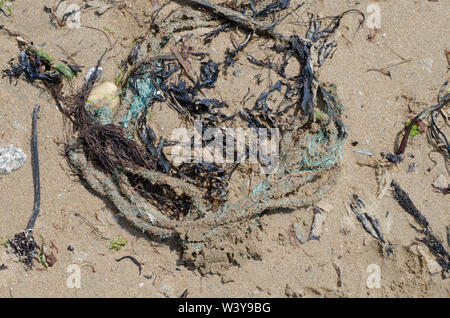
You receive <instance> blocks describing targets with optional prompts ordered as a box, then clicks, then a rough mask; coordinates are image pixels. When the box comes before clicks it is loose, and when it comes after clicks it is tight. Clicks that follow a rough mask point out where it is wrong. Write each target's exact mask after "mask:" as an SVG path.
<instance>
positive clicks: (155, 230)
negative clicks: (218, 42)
mask: <svg viewBox="0 0 450 318" xmlns="http://www.w3.org/2000/svg"><path fill="white" fill-rule="evenodd" d="M186 3H188V4H190V5H191V6H192V7H182V10H181V12H188V13H189V14H192V15H195V14H196V13H198V12H199V10H201V11H206V12H207V13H208V14H210V16H209V17H204V20H205V21H197V22H195V23H194V22H189V21H188V22H187V25H186V28H187V29H194V28H196V27H202V26H204V25H205V23H206V22H208V23H209V25H211V23H215V25H216V28H215V29H214V30H213V31H211V32H209V33H206V34H205V35H204V37H203V42H204V44H205V43H206V44H208V43H211V42H212V41H214V39H215V38H216V37H218V36H220V34H221V33H223V32H229V31H230V30H231V29H232V28H235V27H238V28H239V29H240V30H241V31H242V32H244V33H245V34H247V36H246V37H245V40H244V41H243V42H242V43H237V42H236V40H235V39H234V38H233V36H232V35H231V36H230V38H231V42H232V45H233V48H228V49H227V50H226V52H225V54H224V56H225V59H224V60H223V62H217V61H214V60H213V59H212V58H211V57H210V53H208V52H193V51H192V50H190V48H189V46H188V45H185V43H183V41H184V40H183V39H185V38H183V36H181V37H180V38H179V39H178V43H177V41H176V39H175V38H176V36H175V35H176V34H177V32H181V30H185V29H186V28H183V27H182V26H180V25H178V24H176V26H174V24H173V23H172V22H171V21H172V20H171V19H177V17H176V14H177V13H176V12H175V11H171V12H170V13H169V15H167V16H166V17H162V15H161V14H160V12H161V10H162V9H163V8H164V6H162V7H160V8H157V9H155V12H154V14H153V15H152V19H151V21H150V22H149V26H148V27H149V29H148V32H147V33H146V35H145V36H143V37H142V38H141V39H140V40H139V41H138V43H136V45H135V47H134V48H133V49H132V51H131V52H130V54H129V55H128V56H127V57H126V58H125V59H124V60H123V62H122V63H121V66H120V67H121V74H120V78H119V80H118V81H117V82H118V84H119V85H120V86H121V90H120V91H121V93H120V106H119V110H118V111H117V113H115V114H112V113H105V112H104V110H105V109H104V108H103V109H100V110H98V111H96V112H95V113H93V112H92V109H91V108H90V107H91V105H90V104H89V102H88V101H87V100H88V97H89V95H90V93H91V91H92V89H93V87H94V86H95V85H96V82H97V80H98V79H97V75H96V74H97V71H98V69H99V68H100V65H101V63H102V59H103V57H104V56H105V54H106V53H107V52H108V50H106V51H105V53H104V54H103V55H102V56H101V58H100V59H99V61H98V63H97V66H96V68H95V70H94V72H92V76H90V77H89V78H88V79H87V80H86V82H85V83H84V85H83V87H82V88H81V89H80V91H79V92H78V93H76V94H74V95H70V96H66V95H64V94H63V93H62V76H61V72H60V71H59V72H58V70H57V69H55V67H54V66H53V65H52V64H51V63H46V62H45V59H44V60H43V59H42V56H41V55H39V54H38V53H37V52H36V51H33V49H32V47H31V46H30V47H29V48H28V49H26V50H23V51H21V53H20V57H19V64H17V65H14V64H13V65H12V67H11V69H10V70H5V71H4V73H5V76H8V77H9V78H10V80H12V79H13V78H16V77H19V76H21V75H22V74H24V75H25V78H26V79H28V80H30V81H34V80H41V81H43V82H44V84H45V85H46V86H47V87H49V88H50V90H51V92H52V94H53V96H54V97H55V99H56V101H57V103H58V106H59V107H60V109H61V110H62V111H63V113H64V114H65V115H66V116H67V118H69V119H70V122H71V126H72V133H71V135H70V136H68V137H69V138H68V139H69V141H68V143H67V145H66V149H65V153H66V156H67V158H68V160H69V163H70V165H71V167H72V168H73V169H74V171H75V172H76V173H77V174H78V175H79V176H80V177H81V178H83V179H84V180H85V181H86V182H87V184H89V186H90V187H92V188H93V189H94V190H95V191H96V192H97V193H98V194H99V195H101V196H104V197H106V198H108V199H109V200H111V201H112V203H113V204H114V205H115V206H116V207H117V209H118V210H119V211H120V213H121V214H122V215H123V216H125V217H126V218H127V219H128V220H129V221H130V222H131V223H132V224H134V225H135V226H137V227H138V228H140V229H141V230H143V231H147V232H148V233H150V234H152V235H154V236H156V237H158V238H176V239H178V240H179V242H180V244H181V245H182V246H183V247H184V248H185V249H186V250H189V249H191V248H194V249H198V246H199V245H198V244H204V243H205V240H206V239H207V237H208V236H210V235H212V233H213V232H214V229H217V228H218V227H220V226H221V225H225V224H230V223H233V222H238V221H242V220H247V219H251V218H255V217H258V216H259V215H261V214H262V213H263V212H264V211H266V210H273V209H277V208H287V209H295V208H298V207H304V206H310V205H313V204H314V203H315V202H317V201H318V200H319V199H320V198H321V196H322V195H323V194H324V193H326V192H327V191H329V190H330V189H331V188H332V187H333V185H334V182H335V178H336V176H337V174H338V171H339V169H338V168H339V167H338V163H339V161H340V159H341V152H340V149H341V147H342V144H343V143H344V141H345V139H346V136H347V131H346V128H345V126H344V124H343V123H342V121H341V119H340V118H341V116H342V110H343V109H342V106H341V104H340V102H339V100H338V98H337V94H336V87H335V86H334V84H332V83H322V82H320V80H319V74H318V71H319V69H320V67H321V66H322V65H323V64H324V63H325V61H326V60H327V59H329V58H330V57H331V56H332V54H333V51H334V50H335V48H336V43H335V41H334V40H333V39H332V36H333V34H334V32H335V31H336V30H337V28H338V27H339V25H340V23H341V20H342V18H343V17H344V16H346V15H347V14H352V13H356V14H358V15H360V16H361V17H362V20H361V21H360V25H361V24H362V23H363V21H364V14H363V13H362V12H360V11H358V10H349V11H346V12H343V13H342V14H340V15H337V16H332V17H324V18H320V17H318V16H315V15H312V14H311V15H310V16H309V23H308V25H307V31H306V34H305V37H302V36H300V35H298V34H291V35H284V34H281V33H278V32H277V31H276V30H275V27H276V26H277V25H278V24H280V23H281V22H282V21H283V20H284V19H285V18H286V17H287V16H289V15H290V14H292V13H293V12H295V11H296V10H297V9H298V8H300V7H301V6H302V4H300V5H298V6H297V7H296V8H293V9H291V8H290V1H289V0H281V1H278V0H277V1H262V2H258V3H256V2H253V1H250V2H248V3H247V2H245V3H240V4H235V6H234V7H231V8H225V7H220V6H217V5H215V4H211V3H209V2H208V1H204V0H196V1H183V4H186ZM248 11H250V12H251V14H250V15H248V14H247V12H248ZM174 12H175V13H174ZM171 15H172V16H171ZM203 22H205V23H203ZM218 22H219V25H218V26H217V23H218ZM255 38H267V39H268V40H269V39H270V40H273V41H274V45H273V47H272V50H273V52H275V53H276V54H279V55H280V56H281V61H282V62H281V63H279V64H277V63H276V62H273V61H272V60H270V59H262V60H258V59H257V58H255V57H253V56H251V55H249V54H246V56H247V61H248V62H249V63H251V64H253V65H254V66H255V67H258V68H260V69H268V70H270V72H273V73H275V74H276V75H277V76H278V80H277V81H276V82H275V83H272V84H271V85H269V86H268V88H267V90H265V91H264V92H262V93H261V94H259V96H258V97H257V98H256V100H255V103H254V105H253V106H250V107H246V106H245V103H246V101H247V100H248V99H249V96H248V95H249V94H250V93H251V92H250V87H249V90H248V94H247V95H246V96H243V98H242V102H241V105H240V109H237V110H234V111H233V110H231V107H230V105H227V103H226V102H224V101H223V100H221V99H219V98H217V97H216V98H214V97H211V96H214V95H216V94H215V91H216V90H217V86H218V85H219V84H218V79H219V78H220V75H221V71H223V72H225V73H226V72H227V71H229V70H230V69H231V68H234V67H235V65H236V62H237V61H238V60H239V57H240V56H242V55H244V53H245V50H246V49H247V48H248V47H249V46H250V45H251V42H252V40H254V39H255ZM180 44H181V45H180ZM180 47H181V48H180ZM168 49H169V50H170V52H171V53H172V54H168V55H167V54H166V55H164V54H161V52H164V51H167V50H168ZM149 56H151V57H150V58H149ZM191 57H196V58H197V59H199V60H200V61H201V62H200V66H199V70H198V72H195V71H194V70H193V67H192V65H191V64H190V63H189V59H190V58H191ZM292 59H294V60H295V61H296V65H299V70H298V73H297V75H294V76H288V75H287V72H286V69H287V68H288V67H289V64H290V62H291V61H292ZM42 65H43V66H42ZM197 74H199V75H197ZM174 79H175V80H174ZM259 82H260V77H259V78H257V83H259ZM269 82H271V81H269ZM275 95H278V96H281V99H282V101H281V102H280V103H278V105H273V104H274V103H273V98H272V97H273V96H275ZM156 103H164V104H166V105H168V106H169V107H170V108H171V109H172V110H175V111H176V112H177V113H178V114H179V116H180V118H182V119H183V121H184V122H185V125H186V127H193V128H194V130H195V133H197V134H199V135H200V136H201V138H200V140H196V138H195V136H192V137H191V139H190V145H191V146H195V145H197V146H198V145H199V144H200V145H201V146H202V148H208V147H215V146H218V141H219V142H221V141H220V139H216V136H214V135H213V136H207V137H205V132H206V130H207V129H209V128H215V129H216V130H217V132H218V133H220V132H222V131H223V130H224V128H219V127H221V126H224V125H225V126H224V127H248V128H249V129H250V130H251V131H254V132H255V134H263V135H264V137H266V138H268V140H269V141H275V142H277V143H278V147H279V162H280V165H279V168H278V169H277V170H276V171H270V172H266V173H265V174H263V175H262V177H261V178H260V180H259V181H260V182H259V183H258V184H257V185H256V186H255V185H253V186H252V187H251V188H249V189H248V191H247V190H245V191H244V190H240V191H239V193H241V194H242V195H241V197H240V198H238V199H233V200H230V199H229V192H230V182H231V179H232V176H233V175H234V174H235V173H240V176H241V178H249V174H248V173H247V175H245V173H244V172H242V171H248V170H245V167H243V166H245V165H246V164H242V163H241V162H242V159H248V158H249V156H250V155H251V149H250V146H248V145H246V146H245V151H244V155H243V156H244V158H242V157H241V158H239V154H238V153H237V152H236V150H235V149H234V150H233V155H234V156H233V157H234V158H233V159H234V160H233V163H227V162H225V163H217V162H213V161H208V160H201V161H197V162H196V161H194V162H185V163H183V164H181V165H175V164H174V163H173V162H172V161H171V160H170V158H169V157H168V155H167V152H165V150H166V149H167V148H169V147H172V146H174V145H175V144H176V142H174V141H173V140H169V139H168V138H167V137H165V136H158V135H157V134H156V133H155V129H154V127H152V124H151V120H149V113H151V112H152V111H154V110H153V106H154V105H155V104H156ZM99 112H100V113H101V112H103V113H102V114H101V115H102V116H103V117H102V120H99V118H98V116H97V115H98V114H99ZM105 119H106V120H105ZM275 130H278V131H279V135H278V134H276V133H274V131H275ZM277 138H278V139H277ZM233 141H234V142H235V141H236V139H234V140H233ZM219 146H221V151H222V153H223V154H225V153H228V151H227V147H228V146H229V145H228V144H226V143H225V142H223V144H220V145H219ZM271 160H272V159H271V158H270V156H267V155H266V156H264V155H262V156H259V158H258V164H259V165H260V167H269V166H271V165H273V162H272V161H271ZM240 168H242V169H243V170H242V171H240V172H238V171H239V169H240ZM247 168H248V165H247ZM194 231H196V232H195V233H194ZM198 233H201V234H198ZM205 244H206V243H205Z"/></svg>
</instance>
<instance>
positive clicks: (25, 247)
mask: <svg viewBox="0 0 450 318" xmlns="http://www.w3.org/2000/svg"><path fill="white" fill-rule="evenodd" d="M38 112H39V105H36V106H35V108H34V110H33V115H32V126H33V127H32V130H33V136H32V142H31V143H32V146H33V147H32V148H33V149H32V157H33V172H34V209H33V214H32V215H31V218H30V220H29V222H28V225H27V227H26V229H25V230H24V231H23V232H20V233H17V234H15V235H14V238H13V239H12V240H9V241H8V244H9V246H11V248H12V249H13V251H14V253H15V254H17V255H18V256H19V260H20V261H21V262H22V263H24V264H25V266H26V267H27V269H32V268H33V260H34V258H35V256H36V254H35V251H36V249H39V246H38V245H37V243H36V241H35V240H34V237H33V228H34V223H35V221H36V218H37V216H38V214H39V211H40V205H41V186H40V177H39V155H38V137H37V120H38Z"/></svg>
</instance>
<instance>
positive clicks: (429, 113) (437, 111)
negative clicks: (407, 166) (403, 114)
mask: <svg viewBox="0 0 450 318" xmlns="http://www.w3.org/2000/svg"><path fill="white" fill-rule="evenodd" d="M447 84H448V81H445V83H444V84H443V85H442V87H441V90H440V93H439V95H438V102H437V104H436V105H433V106H431V107H429V108H427V109H425V110H423V111H421V112H420V113H419V114H417V115H416V116H415V117H414V118H413V119H412V120H411V122H410V123H409V125H408V127H407V128H406V129H405V134H404V136H403V138H402V141H401V143H400V145H399V147H398V150H397V152H396V154H397V155H401V154H403V153H404V152H405V149H406V146H407V144H408V139H409V136H410V133H411V130H412V129H413V127H414V125H415V124H417V123H418V122H419V121H420V120H425V119H426V118H430V136H431V139H433V140H434V141H435V142H436V144H437V145H438V146H442V148H443V149H444V151H445V152H447V154H448V155H449V156H450V142H449V139H448V137H447V136H446V135H445V134H444V133H443V132H442V130H441V129H440V128H439V127H438V125H437V123H436V121H437V119H438V117H439V115H442V116H443V117H444V115H443V114H442V110H443V108H444V107H445V106H447V105H448V104H449V103H450V93H446V94H443V92H444V91H445V89H446V87H447ZM444 119H446V118H445V117H444Z"/></svg>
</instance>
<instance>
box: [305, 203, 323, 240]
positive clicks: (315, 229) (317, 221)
mask: <svg viewBox="0 0 450 318" xmlns="http://www.w3.org/2000/svg"><path fill="white" fill-rule="evenodd" d="M313 212H314V219H313V223H312V225H311V231H310V232H309V237H308V241H311V240H315V241H320V235H321V234H322V231H323V223H324V222H325V219H326V218H327V214H328V213H327V212H326V211H324V210H322V209H321V208H319V207H317V206H315V207H314V208H313Z"/></svg>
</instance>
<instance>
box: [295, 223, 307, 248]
mask: <svg viewBox="0 0 450 318" xmlns="http://www.w3.org/2000/svg"><path fill="white" fill-rule="evenodd" d="M292 227H293V229H294V234H295V237H296V238H297V240H298V241H299V242H300V243H302V244H305V243H306V240H305V238H304V237H303V234H302V231H301V229H300V226H298V224H297V223H294V224H292Z"/></svg>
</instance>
